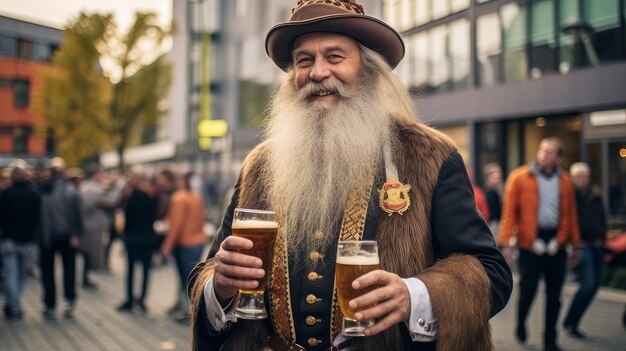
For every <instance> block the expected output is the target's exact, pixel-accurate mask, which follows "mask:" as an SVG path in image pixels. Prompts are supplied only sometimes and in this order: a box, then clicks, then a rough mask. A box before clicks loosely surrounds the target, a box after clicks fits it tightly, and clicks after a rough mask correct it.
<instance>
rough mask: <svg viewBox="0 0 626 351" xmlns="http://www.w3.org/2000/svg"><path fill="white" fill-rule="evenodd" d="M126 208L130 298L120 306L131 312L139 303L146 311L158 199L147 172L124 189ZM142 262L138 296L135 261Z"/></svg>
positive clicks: (128, 288) (138, 176)
mask: <svg viewBox="0 0 626 351" xmlns="http://www.w3.org/2000/svg"><path fill="white" fill-rule="evenodd" d="M122 203H123V205H122V208H123V209H124V245H125V246H126V255H127V261H128V262H127V272H126V300H125V301H124V302H122V304H121V305H119V306H118V308H117V309H118V311H122V312H130V311H132V309H133V307H134V306H135V305H136V306H137V307H139V309H140V310H141V311H142V312H144V313H145V312H146V311H147V308H146V305H145V299H146V295H147V293H148V283H149V281H150V267H151V265H152V248H153V245H154V240H155V237H154V230H153V229H152V224H153V222H154V218H155V215H156V208H157V202H156V197H155V196H154V191H153V190H152V187H151V186H150V183H149V182H148V181H147V179H146V177H145V174H144V173H143V172H135V173H133V174H132V175H131V176H130V179H129V180H128V182H127V183H126V186H125V187H124V189H123V190H122ZM136 263H141V267H142V268H143V280H142V283H141V294H140V295H139V298H137V299H135V298H134V294H133V285H134V272H135V264H136Z"/></svg>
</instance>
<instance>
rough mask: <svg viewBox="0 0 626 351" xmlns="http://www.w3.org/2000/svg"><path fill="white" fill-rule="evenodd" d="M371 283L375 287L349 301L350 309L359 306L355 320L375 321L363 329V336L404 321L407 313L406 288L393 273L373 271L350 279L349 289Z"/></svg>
mask: <svg viewBox="0 0 626 351" xmlns="http://www.w3.org/2000/svg"><path fill="white" fill-rule="evenodd" d="M372 286H377V288H376V289H374V290H372V291H370V292H368V293H367V294H364V295H362V296H359V297H357V298H356V299H353V300H350V303H349V305H350V308H352V309H353V310H359V309H362V310H360V311H358V312H357V313H356V314H355V316H356V319H357V320H359V321H363V320H369V319H375V320H376V324H374V325H373V326H371V327H369V328H367V329H365V331H364V334H365V336H371V335H376V334H378V333H380V332H382V331H383V330H386V329H388V328H390V327H392V326H394V325H396V324H398V323H400V322H402V321H406V320H408V319H409V315H410V313H411V297H410V295H409V290H408V289H407V287H406V284H405V283H404V281H403V280H402V278H400V277H399V276H398V275H397V274H394V273H390V272H386V271H383V270H376V271H372V272H369V273H367V274H364V275H363V276H361V277H359V278H357V279H356V280H355V281H354V282H352V288H354V289H356V290H359V289H364V288H367V287H372ZM368 306H372V307H368Z"/></svg>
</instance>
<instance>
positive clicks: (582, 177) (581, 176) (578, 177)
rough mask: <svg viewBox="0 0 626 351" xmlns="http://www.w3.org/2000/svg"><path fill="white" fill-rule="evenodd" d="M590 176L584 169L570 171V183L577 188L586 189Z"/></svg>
mask: <svg viewBox="0 0 626 351" xmlns="http://www.w3.org/2000/svg"><path fill="white" fill-rule="evenodd" d="M590 178H591V177H590V175H589V172H587V171H586V170H578V172H576V173H572V183H573V184H574V187H575V188H576V189H578V190H587V188H589V182H590Z"/></svg>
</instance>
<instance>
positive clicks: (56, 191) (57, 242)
mask: <svg viewBox="0 0 626 351" xmlns="http://www.w3.org/2000/svg"><path fill="white" fill-rule="evenodd" d="M40 191H41V194H42V196H41V197H42V216H41V218H42V220H41V221H42V222H41V224H42V225H41V227H42V231H41V240H40V259H39V264H40V266H41V280H42V283H43V288H44V298H43V300H44V305H45V309H44V317H45V318H46V319H54V318H55V315H54V309H55V306H56V284H55V273H54V262H55V257H56V254H57V253H60V254H61V258H62V259H63V293H64V297H65V305H64V308H63V314H64V315H65V317H66V318H72V317H73V314H74V302H75V300H76V250H77V248H78V244H79V243H80V237H81V235H82V233H83V223H82V214H81V201H80V194H79V192H78V189H77V188H76V185H75V184H74V183H72V182H70V181H69V180H67V179H66V178H65V161H64V160H63V159H62V158H60V157H55V158H53V159H52V160H50V178H49V179H48V180H46V181H45V182H44V183H43V184H42V186H41V187H40Z"/></svg>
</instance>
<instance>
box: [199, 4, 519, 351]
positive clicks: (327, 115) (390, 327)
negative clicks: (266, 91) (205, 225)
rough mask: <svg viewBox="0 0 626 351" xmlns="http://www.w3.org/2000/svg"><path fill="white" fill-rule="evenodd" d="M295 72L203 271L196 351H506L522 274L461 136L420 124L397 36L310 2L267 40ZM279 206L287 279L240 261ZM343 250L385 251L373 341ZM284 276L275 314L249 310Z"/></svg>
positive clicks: (354, 8)
mask: <svg viewBox="0 0 626 351" xmlns="http://www.w3.org/2000/svg"><path fill="white" fill-rule="evenodd" d="M266 50H267V52H268V55H269V57H270V58H271V59H272V61H273V62H274V63H275V64H276V65H277V66H278V67H279V68H280V69H282V70H283V71H285V72H286V73H287V75H286V77H285V80H284V82H283V83H282V85H281V86H280V87H279V88H278V90H277V92H276V94H275V95H274V96H273V98H272V101H271V105H270V107H271V110H270V111H271V113H270V117H269V119H268V122H267V124H266V126H265V140H264V141H263V142H262V143H261V144H260V145H258V146H257V147H256V148H255V149H254V150H253V151H252V152H251V153H250V155H249V156H248V157H247V158H246V160H245V162H244V165H243V168H242V171H241V174H240V176H239V179H238V182H237V184H236V185H235V189H234V195H233V197H232V200H231V203H230V205H229V207H228V209H227V211H226V214H225V216H224V220H223V222H222V225H221V227H220V229H219V231H218V235H217V238H216V240H215V241H214V242H213V244H212V246H211V249H210V251H209V255H208V257H207V259H206V261H204V262H202V263H200V264H199V265H198V266H196V268H195V269H194V272H192V274H191V277H190V279H191V282H190V284H189V286H190V299H191V304H192V316H191V320H192V330H193V341H192V344H193V349H194V350H218V349H219V350H237V351H239V350H259V349H261V350H383V349H388V350H455V351H458V350H492V349H493V344H492V341H491V331H490V326H489V318H490V317H491V316H493V315H495V314H496V313H498V312H499V311H500V310H501V309H502V308H504V306H505V305H506V303H507V302H508V299H509V297H510V294H511V289H512V278H511V272H510V270H509V268H508V265H507V264H506V262H505V260H504V258H503V257H502V255H501V254H500V252H499V251H498V249H497V248H496V245H495V242H494V240H493V236H492V235H491V233H490V232H489V228H488V226H487V224H486V223H485V222H484V220H483V219H482V217H481V216H480V214H478V212H477V210H476V206H475V202H474V197H473V194H472V188H471V184H470V181H469V178H468V176H467V171H466V170H465V167H464V162H463V160H462V158H461V156H460V155H459V153H458V152H457V150H456V147H455V145H454V143H453V141H452V140H450V139H449V138H448V137H446V136H444V135H443V134H441V133H439V132H437V131H435V130H434V129H431V128H429V127H427V126H425V125H424V124H423V123H421V122H419V121H418V120H417V119H416V118H415V113H414V111H413V107H412V102H411V99H410V96H409V95H408V92H407V90H406V89H405V88H404V87H402V85H401V84H400V83H399V82H398V80H397V78H396V77H395V76H394V74H393V73H392V69H393V68H394V67H395V66H396V65H397V64H398V63H399V62H400V60H401V59H402V57H403V55H404V44H403V42H402V39H401V37H400V36H399V35H398V33H397V32H396V31H395V30H394V29H393V28H391V27H389V26H388V25H387V24H385V23H384V22H382V21H380V20H378V19H376V18H373V17H369V16H366V15H365V14H364V12H363V8H362V6H361V5H359V4H357V3H356V2H355V1H353V0H345V1H340V0H330V1H329V0H300V1H298V3H297V5H296V7H295V8H294V9H293V11H292V16H291V18H290V19H289V21H287V22H284V23H280V24H278V25H276V26H274V27H273V28H272V29H270V31H269V32H268V34H267V37H266ZM237 207H239V208H256V209H264V210H274V211H276V213H277V217H278V225H279V232H278V235H277V239H276V246H275V249H274V253H275V255H274V260H273V268H272V270H271V271H270V272H265V271H264V270H263V269H262V268H261V267H262V261H261V259H259V258H256V257H253V256H248V255H245V254H243V253H241V252H238V250H240V249H246V248H251V247H252V242H251V241H249V240H247V239H244V238H241V237H236V236H233V235H231V234H232V220H233V213H234V209H235V208H237ZM339 240H376V241H377V242H378V245H379V248H380V249H379V255H380V269H379V270H375V271H372V272H370V273H367V274H365V275H363V276H360V277H359V278H357V279H356V280H355V281H353V282H352V287H353V288H354V289H356V290H361V289H366V288H373V290H372V291H370V292H368V293H365V294H363V295H361V296H359V297H357V298H355V299H353V300H351V301H350V306H351V307H352V308H353V309H355V310H358V312H357V313H356V318H357V320H370V319H373V320H375V323H374V324H373V325H372V326H370V327H368V328H367V329H365V332H364V334H365V336H364V337H346V336H344V335H342V334H341V333H340V330H341V312H340V310H339V307H338V306H337V299H336V286H335V280H334V274H335V260H336V250H337V242H338V241H339ZM266 274H267V275H269V283H268V288H267V289H266V291H265V300H266V306H267V310H268V311H267V312H268V314H269V318H267V319H265V320H244V319H241V318H237V317H236V316H235V314H234V308H235V306H236V305H237V303H236V301H237V299H238V297H239V295H238V292H239V289H252V288H255V287H256V286H257V285H258V282H257V280H256V279H257V278H260V277H263V276H264V275H266Z"/></svg>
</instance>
